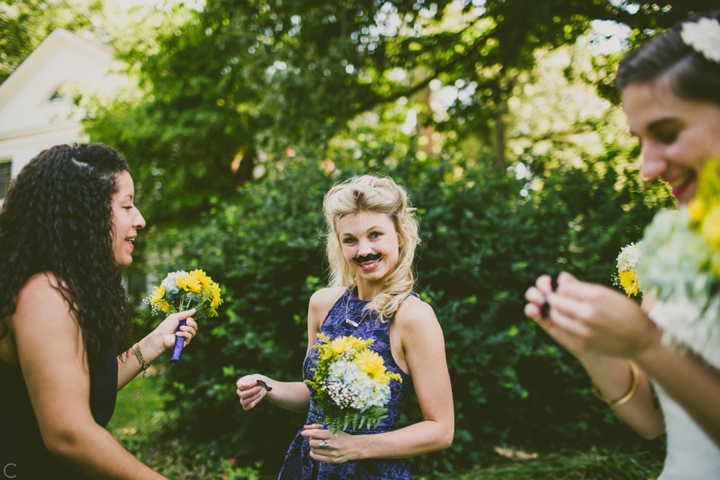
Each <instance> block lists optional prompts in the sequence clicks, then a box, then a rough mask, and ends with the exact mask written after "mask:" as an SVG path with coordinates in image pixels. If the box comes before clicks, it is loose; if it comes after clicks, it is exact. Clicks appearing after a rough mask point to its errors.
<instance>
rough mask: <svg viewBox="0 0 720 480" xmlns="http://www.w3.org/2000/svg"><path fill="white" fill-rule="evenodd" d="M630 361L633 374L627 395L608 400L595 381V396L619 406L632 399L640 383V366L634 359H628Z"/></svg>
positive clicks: (609, 403)
mask: <svg viewBox="0 0 720 480" xmlns="http://www.w3.org/2000/svg"><path fill="white" fill-rule="evenodd" d="M628 363H629V364H630V374H631V375H632V381H631V383H630V389H629V390H628V391H627V393H626V394H625V395H623V396H622V397H620V398H618V399H617V400H606V399H604V398H603V396H602V395H601V394H600V390H599V389H598V388H597V386H596V385H595V384H594V383H593V386H592V387H593V392H595V396H596V397H598V398H599V399H600V400H602V401H603V402H605V403H607V404H608V405H610V406H611V407H619V406H620V405H625V404H626V403H627V402H629V401H630V399H631V398H632V397H633V395H635V392H637V388H638V385H639V384H640V372H639V371H638V366H637V364H636V363H635V362H633V361H632V360H628Z"/></svg>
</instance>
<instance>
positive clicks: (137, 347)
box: [132, 343, 148, 378]
mask: <svg viewBox="0 0 720 480" xmlns="http://www.w3.org/2000/svg"><path fill="white" fill-rule="evenodd" d="M132 350H133V352H134V353H135V357H136V358H137V361H138V363H139V364H140V367H141V368H142V372H143V378H144V377H145V376H146V375H147V369H148V366H147V364H146V363H145V357H143V354H142V352H141V351H140V345H139V344H137V343H136V344H135V345H133V347H132Z"/></svg>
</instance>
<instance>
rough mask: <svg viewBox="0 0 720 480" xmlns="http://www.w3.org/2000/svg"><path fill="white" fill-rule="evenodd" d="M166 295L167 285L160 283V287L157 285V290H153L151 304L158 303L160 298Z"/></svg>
mask: <svg viewBox="0 0 720 480" xmlns="http://www.w3.org/2000/svg"><path fill="white" fill-rule="evenodd" d="M163 297H165V287H163V286H162V285H160V286H159V287H155V290H153V293H152V297H150V304H151V305H154V304H156V303H158V302H159V301H160V300H162V299H163Z"/></svg>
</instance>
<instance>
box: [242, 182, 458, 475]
mask: <svg viewBox="0 0 720 480" xmlns="http://www.w3.org/2000/svg"><path fill="white" fill-rule="evenodd" d="M324 210H325V217H326V220H327V224H328V230H329V231H328V235H327V256H328V261H329V263H330V269H331V275H330V286H329V287H328V288H325V289H323V290H320V291H318V292H316V293H315V294H314V295H313V296H312V298H311V299H310V306H309V309H308V354H307V356H306V358H305V362H304V364H303V378H304V379H308V378H311V377H312V372H311V370H312V367H313V365H314V364H313V361H312V359H313V357H314V356H316V355H317V354H316V351H315V350H313V349H312V346H313V345H314V344H315V343H316V338H317V335H318V333H319V332H321V333H323V334H325V335H327V336H328V337H329V338H330V339H333V338H336V337H340V336H355V337H359V338H372V339H374V343H373V344H372V346H371V349H373V350H374V351H375V352H377V353H378V354H379V355H380V356H381V357H382V358H383V359H384V361H385V365H386V366H387V368H388V371H390V372H394V373H397V374H399V375H400V376H401V377H402V383H399V382H392V394H391V398H390V400H389V403H388V405H387V407H388V417H387V418H386V419H385V420H383V421H382V423H381V424H380V426H379V428H377V429H375V430H369V431H368V430H356V431H345V432H337V433H335V434H334V435H331V434H330V432H329V431H328V430H326V429H323V428H322V426H321V425H319V424H318V423H319V419H320V418H321V412H320V411H318V409H317V408H316V406H315V403H314V401H313V399H312V391H311V390H310V388H309V387H308V386H306V385H305V384H304V383H303V382H277V381H275V380H272V379H270V378H267V377H265V376H263V375H259V374H254V375H248V376H245V377H243V378H241V379H239V380H238V381H237V394H238V396H239V397H240V404H241V405H242V407H243V409H244V410H250V409H252V408H254V407H255V406H256V405H257V404H258V402H260V401H261V400H262V399H263V398H267V399H268V400H270V401H271V402H273V403H276V404H277V405H280V406H281V407H283V408H286V409H289V410H293V411H296V412H303V413H304V412H308V415H307V420H306V422H305V426H304V427H303V429H301V430H300V431H299V432H298V435H297V436H296V437H295V439H294V440H293V442H292V444H291V445H290V448H289V450H288V453H287V456H286V457H285V462H284V464H283V467H282V471H281V472H280V476H279V478H280V479H283V480H310V479H318V480H325V479H328V480H329V479H336V478H343V479H386V478H393V479H408V478H411V477H410V472H409V469H408V467H407V464H406V463H405V462H404V461H402V459H403V458H407V457H412V456H415V455H421V454H424V453H429V452H433V451H437V450H442V449H444V448H447V447H448V446H449V445H450V443H451V442H452V438H453V434H454V420H453V401H452V391H451V387H450V376H449V374H448V369H447V363H446V360H445V346H444V341H443V334H442V330H441V328H440V324H439V323H438V321H437V318H436V317H435V313H434V312H433V309H432V307H430V306H429V305H428V304H427V303H425V302H423V301H422V300H420V299H419V298H418V296H417V295H416V294H415V293H414V292H413V291H412V288H413V285H414V278H413V274H412V262H413V258H414V254H415V247H416V245H417V244H418V242H419V241H420V238H419V237H418V233H417V231H418V227H417V222H416V221H415V219H414V218H413V216H412V211H413V209H412V208H410V207H409V205H408V198H407V194H406V192H405V190H404V189H403V188H402V187H400V186H398V185H397V184H396V183H395V182H394V181H393V180H392V179H390V178H377V177H373V176H368V175H365V176H361V177H356V178H353V179H351V180H349V181H347V182H345V183H342V184H340V185H336V186H335V187H333V188H332V189H331V190H330V191H329V192H328V193H327V195H326V196H325V201H324ZM412 389H414V391H415V394H416V395H417V397H418V400H419V403H420V408H421V410H422V412H423V417H424V418H423V421H422V422H419V423H416V424H414V425H410V426H407V427H404V428H401V429H396V427H397V422H398V420H399V418H400V414H401V411H402V408H403V405H404V403H405V400H406V399H407V397H408V395H409V394H410V391H411V390H412Z"/></svg>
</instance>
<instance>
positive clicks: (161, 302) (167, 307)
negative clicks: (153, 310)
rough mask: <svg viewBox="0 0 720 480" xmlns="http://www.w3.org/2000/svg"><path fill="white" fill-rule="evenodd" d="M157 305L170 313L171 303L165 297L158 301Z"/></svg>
mask: <svg viewBox="0 0 720 480" xmlns="http://www.w3.org/2000/svg"><path fill="white" fill-rule="evenodd" d="M157 306H158V308H159V309H160V310H162V311H163V312H164V313H170V304H169V303H168V301H167V300H165V299H164V298H162V299H160V300H158V301H157Z"/></svg>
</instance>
